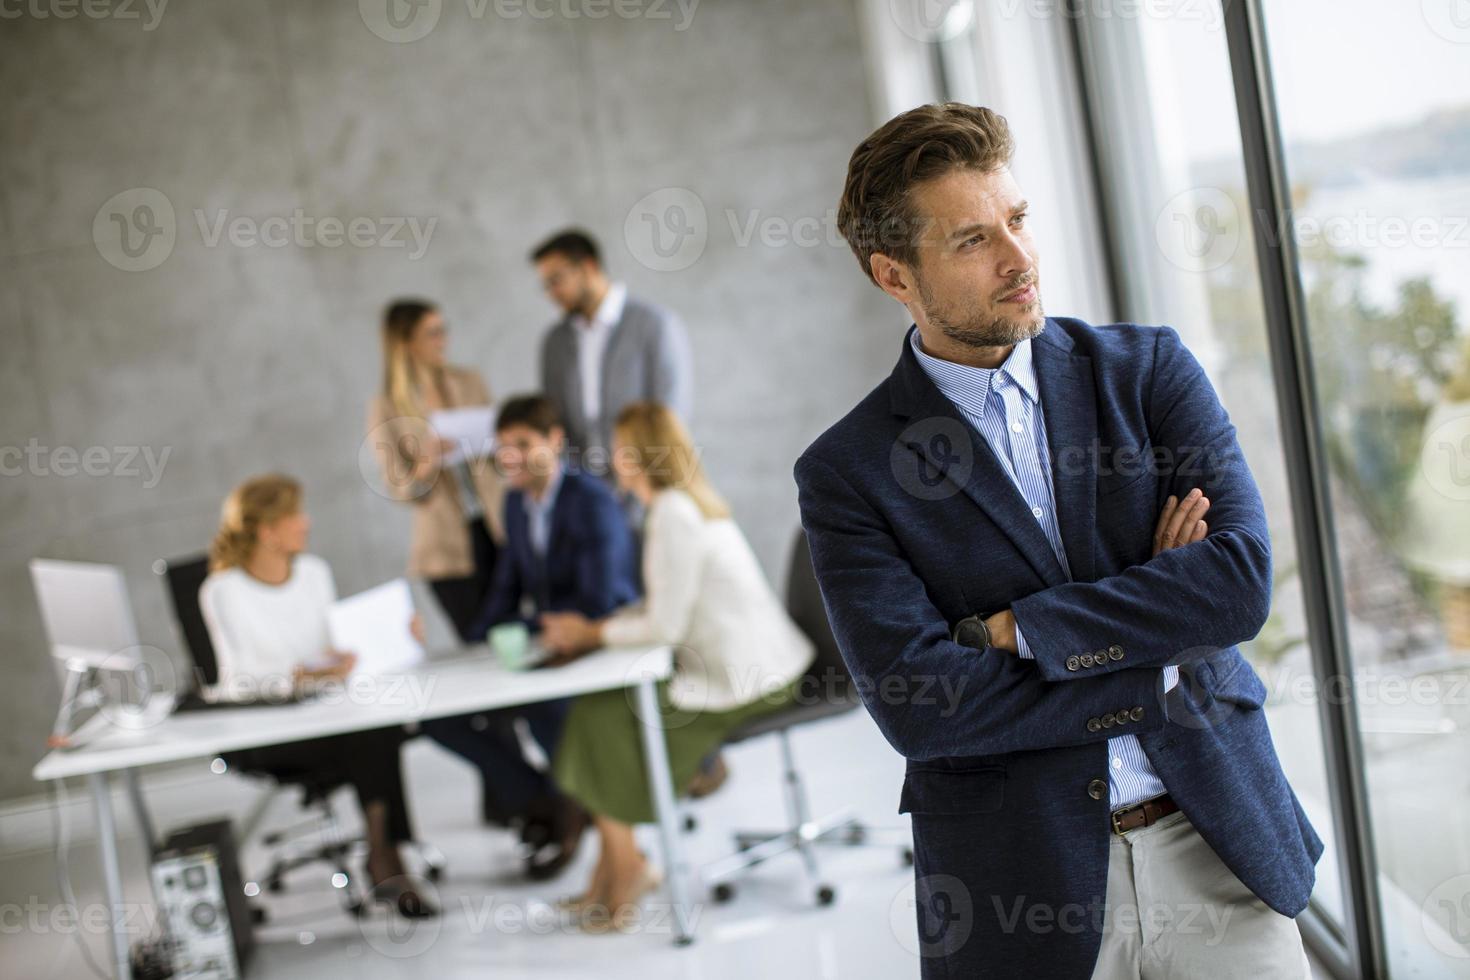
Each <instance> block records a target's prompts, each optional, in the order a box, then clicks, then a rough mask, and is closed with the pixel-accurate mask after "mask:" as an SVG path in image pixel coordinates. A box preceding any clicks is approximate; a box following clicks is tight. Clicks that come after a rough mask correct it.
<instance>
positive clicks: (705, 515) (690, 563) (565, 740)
mask: <svg viewBox="0 0 1470 980" xmlns="http://www.w3.org/2000/svg"><path fill="white" fill-rule="evenodd" d="M613 469H614V471H615V472H616V474H617V478H618V484H619V486H620V487H621V488H622V489H623V490H625V491H627V492H629V493H631V494H632V495H633V496H635V497H637V498H638V499H639V500H640V501H641V502H642V503H643V505H644V507H645V509H646V512H647V518H646V522H645V525H644V544H643V584H644V600H643V602H642V603H640V604H638V605H635V606H630V607H625V608H624V609H621V610H619V611H618V612H616V613H614V614H613V615H612V616H610V617H608V618H606V619H603V620H599V621H591V620H588V619H586V618H584V617H582V616H581V615H579V614H576V613H549V614H546V615H545V616H543V617H542V625H543V630H544V632H543V634H542V642H543V643H544V644H545V645H546V646H547V647H548V648H549V649H550V650H552V651H554V652H556V653H559V654H561V655H562V656H565V657H571V656H576V655H579V654H581V653H585V652H587V651H589V650H594V649H597V648H598V647H602V646H633V645H640V644H671V645H673V647H674V651H675V652H674V661H675V672H674V677H673V678H672V679H671V680H670V681H669V682H668V684H667V685H665V687H664V689H663V690H662V692H661V697H660V705H661V708H662V710H663V714H664V727H665V738H666V740H667V743H668V750H669V765H670V769H671V770H672V772H673V777H674V783H675V785H676V786H678V787H681V788H687V787H688V784H689V782H690V780H691V779H692V778H693V777H694V776H695V774H696V773H697V772H698V770H699V765H700V761H701V760H702V759H703V758H704V757H705V756H706V755H708V754H709V753H710V752H712V751H714V750H715V749H717V748H719V746H720V745H721V744H722V743H723V742H724V740H725V737H726V736H727V735H728V734H729V733H730V732H731V731H732V730H733V729H735V728H738V727H739V726H741V725H743V724H745V723H746V722H748V721H750V720H751V719H752V718H755V717H758V716H760V715H762V714H765V713H767V712H769V711H773V710H775V709H776V708H779V707H781V706H783V705H786V704H788V703H790V701H791V700H792V699H793V698H794V697H795V688H796V683H797V681H798V680H799V679H800V678H801V676H802V675H803V674H804V672H805V671H806V668H807V667H808V666H809V665H810V663H811V661H812V656H813V648H812V645H811V642H810V641H809V640H808V639H807V638H806V637H805V636H804V635H803V634H802V632H801V631H800V630H799V629H798V628H797V627H796V624H795V623H793V622H792V621H791V619H790V617H788V616H787V614H786V610H785V608H784V607H783V606H782V604H781V602H780V600H779V599H778V598H777V597H776V594H775V592H774V591H772V589H771V586H770V584H769V583H768V582H767V581H766V579H765V576H764V574H763V573H762V572H761V568H760V565H759V564H758V563H757V561H756V558H755V555H754V553H753V552H752V551H751V550H750V545H749V544H747V543H746V540H745V536H744V535H743V534H741V532H740V528H739V527H738V526H736V524H735V522H734V521H733V520H731V518H730V510H729V507H728V506H727V505H726V504H725V502H724V501H723V500H722V499H720V497H719V495H718V494H717V493H715V491H714V489H713V488H712V487H711V486H710V484H709V482H708V480H707V479H706V478H705V475H704V471H703V468H702V467H701V466H700V463H699V453H698V450H697V449H696V448H695V447H694V445H693V443H692V442H691V441H690V438H689V435H688V433H687V431H686V430H685V428H684V426H683V425H682V424H681V423H680V422H679V420H678V418H677V417H676V416H675V415H674V414H673V412H672V411H670V410H669V409H668V408H666V407H664V406H662V405H658V404H655V403H652V402H638V403H635V404H633V405H629V406H628V407H627V408H625V409H624V410H623V411H622V413H621V414H620V415H619V416H618V419H617V422H616V425H615V428H614V438H613ZM640 724H642V722H640V721H639V720H638V718H637V717H636V716H635V715H634V714H633V711H632V708H631V706H630V705H629V703H628V700H627V697H626V695H625V692H622V691H610V692H606V693H604V694H595V695H589V696H584V697H582V698H579V699H578V700H577V702H576V704H575V705H574V706H573V707H572V710H571V712H570V714H569V715H568V716H567V721H566V728H565V730H564V731H563V734H562V740H561V743H560V744H559V746H558V748H557V753H556V759H555V763H554V772H555V775H556V780H557V783H558V785H560V786H561V788H562V789H563V790H564V791H566V792H567V793H568V794H570V795H571V796H573V797H575V798H576V799H577V800H578V801H579V802H580V803H581V804H582V805H583V806H584V807H586V808H587V810H588V811H589V812H590V813H592V815H593V819H594V822H595V824H596V826H597V830H598V835H599V837H600V839H601V844H602V850H601V855H600V857H599V859H598V864H597V868H596V870H595V872H594V873H593V876H592V881H591V884H590V885H589V887H588V888H587V890H586V892H585V893H584V894H582V895H581V896H579V897H578V898H576V899H572V900H571V901H570V902H569V903H567V904H568V905H569V906H571V907H572V908H574V909H577V910H580V911H582V912H583V913H585V914H584V918H583V926H584V927H585V928H588V929H589V930H591V931H605V930H606V929H608V928H612V929H624V928H626V927H628V926H629V925H631V924H632V923H633V921H634V920H635V919H636V916H637V912H638V910H637V905H636V902H637V900H638V899H639V898H640V897H642V895H643V894H644V893H646V892H647V891H649V890H651V889H652V888H654V887H656V885H657V884H658V875H657V874H656V873H655V872H654V871H653V870H652V868H650V867H649V865H648V862H647V859H646V858H645V857H644V856H643V854H642V853H641V852H640V851H639V850H638V847H637V845H636V844H635V842H634V838H633V826H632V825H633V824H636V823H647V822H650V821H652V820H653V819H654V811H653V804H652V801H651V800H649V798H648V792H647V788H646V787H647V785H648V782H647V779H646V776H645V770H644V761H643V753H642V748H641V744H640V742H639V733H638V725H640Z"/></svg>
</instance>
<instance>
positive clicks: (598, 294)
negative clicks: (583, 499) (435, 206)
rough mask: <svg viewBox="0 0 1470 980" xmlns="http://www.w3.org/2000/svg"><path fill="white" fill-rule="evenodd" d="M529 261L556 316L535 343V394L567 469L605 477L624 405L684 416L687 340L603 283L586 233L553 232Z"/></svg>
mask: <svg viewBox="0 0 1470 980" xmlns="http://www.w3.org/2000/svg"><path fill="white" fill-rule="evenodd" d="M531 259H532V261H533V262H534V263H535V265H536V274H537V275H538V276H539V277H540V278H541V285H542V287H543V288H544V289H545V290H546V295H547V296H549V297H550V298H551V300H552V301H553V302H554V303H556V305H557V306H558V307H560V308H561V310H562V313H563V316H562V318H561V320H559V321H558V322H557V323H556V324H555V325H553V326H552V328H551V329H550V331H548V332H547V334H546V339H545V341H543V343H542V345H541V387H542V391H543V392H544V393H545V394H546V396H547V397H548V398H550V399H551V401H552V402H553V403H554V404H555V405H556V407H557V410H558V412H560V413H561V417H562V420H563V422H564V423H565V428H566V437H567V456H568V462H569V464H570V465H572V466H573V467H576V468H580V469H583V470H586V471H589V472H593V473H597V474H600V475H603V476H607V477H608V478H609V479H610V478H611V471H610V469H609V458H608V455H607V454H608V450H609V448H610V447H611V444H612V428H613V423H614V422H615V421H616V420H617V417H618V413H619V412H621V411H622V410H623V407H624V406H626V405H628V404H629V403H631V402H636V401H644V400H652V401H658V402H662V403H663V404H665V405H667V406H669V407H670V408H672V409H673V410H674V411H675V412H677V413H678V414H679V416H680V417H681V418H683V419H685V420H687V419H688V418H689V413H690V409H691V408H692V407H693V405H692V402H693V397H692V396H693V393H692V390H691V388H692V385H693V378H692V374H693V365H692V363H691V357H690V352H689V338H688V337H687V335H686V334H685V333H684V325H683V324H682V323H681V322H680V321H679V318H678V316H677V315H675V314H674V313H672V312H670V311H668V310H665V309H663V308H662V307H659V306H655V305H654V304H652V303H649V302H647V301H646V300H642V299H639V298H637V297H635V296H629V295H628V290H627V287H625V286H624V285H623V284H622V283H620V282H612V281H611V280H609V279H608V276H607V273H606V272H605V271H604V270H603V268H602V261H601V258H600V256H599V254H598V249H597V243H596V242H594V241H593V240H592V238H591V236H589V235H588V234H587V233H586V232H583V231H578V230H575V229H570V230H567V231H563V232H559V233H558V234H556V235H553V236H552V237H551V238H549V239H547V240H546V241H545V242H543V243H542V244H541V245H539V246H538V247H537V248H536V249H535V251H533V252H532V253H531Z"/></svg>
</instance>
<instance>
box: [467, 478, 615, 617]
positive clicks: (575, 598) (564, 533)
mask: <svg viewBox="0 0 1470 980" xmlns="http://www.w3.org/2000/svg"><path fill="white" fill-rule="evenodd" d="M525 501H526V498H525V494H524V493H523V492H522V491H520V490H512V491H510V492H509V493H507V494H506V495H505V547H504V548H502V549H501V550H500V555H499V557H498V558H497V559H496V562H495V576H494V579H493V582H492V584H491V587H490V594H489V596H488V597H487V598H486V600H485V608H484V610H483V611H482V612H481V613H480V618H479V620H478V621H477V622H476V623H475V625H474V626H473V627H472V628H471V632H470V635H471V636H475V637H484V635H485V634H486V633H487V632H489V630H490V627H492V626H498V625H500V624H501V623H508V622H515V621H519V622H524V623H525V624H526V625H527V626H528V627H530V628H531V629H532V630H537V629H539V628H540V627H539V624H538V623H537V622H536V617H535V616H534V615H533V616H524V615H522V600H523V599H526V598H529V599H530V600H531V602H532V604H533V605H534V607H535V611H536V613H537V614H539V613H543V612H572V611H575V612H579V613H581V614H582V615H584V616H587V617H588V618H590V619H600V618H602V617H603V616H606V615H608V614H609V613H611V612H612V611H613V610H614V609H617V608H618V607H619V606H625V605H627V604H628V603H630V602H636V601H637V600H638V597H639V596H640V595H641V594H642V589H641V588H640V584H639V579H640V574H639V567H638V561H639V555H638V547H637V544H636V543H635V541H634V539H633V530H632V528H631V527H630V526H629V525H628V518H627V515H626V514H624V513H623V509H622V507H621V506H620V505H619V504H618V500H617V498H616V497H615V496H613V493H612V491H611V490H610V489H608V486H607V484H606V483H605V482H604V481H603V480H600V479H598V478H597V477H594V476H588V475H587V474H585V473H578V472H571V471H566V472H563V473H562V477H561V489H560V490H558V491H557V495H556V503H555V504H554V506H553V507H552V509H551V527H550V531H549V534H548V535H547V545H546V557H545V559H544V560H543V559H541V558H538V557H537V555H536V552H535V550H534V549H532V547H531V532H530V518H529V517H528V516H527V514H526V502H525Z"/></svg>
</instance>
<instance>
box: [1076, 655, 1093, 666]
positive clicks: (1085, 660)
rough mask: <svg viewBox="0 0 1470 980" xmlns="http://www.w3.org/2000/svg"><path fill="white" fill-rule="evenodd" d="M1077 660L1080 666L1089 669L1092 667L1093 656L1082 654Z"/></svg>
mask: <svg viewBox="0 0 1470 980" xmlns="http://www.w3.org/2000/svg"><path fill="white" fill-rule="evenodd" d="M1077 659H1078V660H1080V661H1081V662H1082V666H1084V667H1091V666H1092V661H1093V656H1092V654H1090V653H1084V654H1083V655H1082V656H1080V657H1078V658H1077Z"/></svg>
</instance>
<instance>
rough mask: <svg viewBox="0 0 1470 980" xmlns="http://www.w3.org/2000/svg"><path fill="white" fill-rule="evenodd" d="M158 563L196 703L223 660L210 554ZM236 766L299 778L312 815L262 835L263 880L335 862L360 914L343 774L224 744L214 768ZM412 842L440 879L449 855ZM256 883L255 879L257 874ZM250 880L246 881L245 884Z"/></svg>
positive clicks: (345, 898)
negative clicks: (267, 858) (203, 591)
mask: <svg viewBox="0 0 1470 980" xmlns="http://www.w3.org/2000/svg"><path fill="white" fill-rule="evenodd" d="M154 569H155V571H157V572H158V573H159V574H160V575H162V576H163V577H164V579H165V580H166V582H167V585H168V592H169V598H170V599H171V600H172V602H173V609H174V618H175V619H177V620H178V623H179V629H180V630H181V631H182V632H183V634H184V646H185V647H186V648H187V649H188V651H189V657H190V659H191V660H192V661H193V667H194V669H193V673H192V679H193V682H192V684H191V685H190V687H189V690H188V691H186V692H181V699H182V700H184V701H185V702H192V703H198V702H199V701H200V700H202V698H201V696H202V694H203V692H204V691H205V690H206V689H208V688H209V687H212V686H213V685H214V684H216V683H218V681H219V661H218V659H217V658H216V657H215V653H214V644H213V643H211V642H210V639H209V629H208V627H207V626H206V625H205V622H204V612H203V610H202V609H201V608H200V605H199V587H200V586H201V585H203V584H204V579H205V577H206V576H208V574H209V559H208V558H207V557H205V556H202V555H196V556H193V557H189V558H182V559H176V560H174V561H160V562H157V563H155V564H154ZM232 768H233V769H237V770H239V771H240V772H242V773H246V774H247V775H251V776H256V777H260V778H265V779H268V780H270V781H271V783H272V784H273V785H275V786H276V787H285V786H295V787H297V788H299V789H300V790H301V804H300V805H301V809H302V810H303V811H305V812H306V813H307V815H308V819H307V820H305V821H302V822H301V823H298V824H295V825H293V826H291V827H288V828H284V829H282V830H277V831H272V832H271V833H268V834H265V835H263V836H262V837H261V843H263V844H264V845H265V846H266V847H268V848H270V849H271V851H272V858H271V863H270V866H269V868H268V869H267V870H266V873H265V875H264V876H262V879H261V880H262V881H263V882H264V883H265V888H266V890H267V891H270V892H273V893H275V892H280V891H282V890H283V889H284V887H285V886H284V882H283V878H284V876H285V875H286V874H287V873H288V872H291V871H294V870H295V869H297V868H300V867H304V866H306V865H310V864H316V863H323V864H326V865H327V866H328V867H330V868H331V869H332V875H331V878H330V879H329V880H330V882H331V885H332V887H333V888H334V889H335V890H336V891H337V893H338V895H339V900H340V901H341V903H342V907H343V908H344V909H346V910H347V911H348V912H350V913H352V914H354V915H359V914H362V912H363V911H364V910H365V908H364V900H363V894H364V892H363V890H361V889H358V888H356V887H354V886H353V880H354V876H353V874H352V872H351V871H349V870H348V866H347V863H348V857H349V856H350V855H351V854H352V853H353V851H354V850H358V849H360V848H361V847H363V846H366V842H365V841H364V840H363V838H361V837H351V838H349V837H348V836H347V835H346V833H345V832H344V831H343V829H342V824H341V822H340V821H339V820H338V819H337V814H336V811H335V810H334V809H333V807H332V794H333V793H334V792H336V790H337V789H339V788H340V787H342V786H343V785H345V784H344V782H343V781H342V780H341V779H339V778H334V777H332V776H329V775H324V774H322V773H319V772H313V771H307V770H301V771H292V770H289V769H284V768H282V767H280V766H279V765H276V764H274V763H272V765H270V766H269V767H266V766H263V765H261V764H259V763H258V762H257V761H256V759H255V758H254V755H253V753H252V752H251V750H249V749H245V750H242V751H240V752H227V753H225V754H224V755H223V756H222V757H220V758H218V759H216V760H214V762H213V763H212V764H211V765H210V769H211V770H212V771H213V772H215V773H220V774H223V773H225V772H227V771H229V770H230V769H232ZM272 798H274V794H272V795H271V796H270V797H267V798H266V799H265V800H263V801H262V803H261V805H260V806H259V807H258V808H257V809H256V811H255V815H256V816H258V815H259V814H260V812H261V811H262V810H263V809H264V808H265V806H266V805H268V804H269V802H270V800H271V799H272ZM253 823H254V819H253V818H252V819H249V820H247V821H246V828H245V832H244V833H242V834H241V837H242V838H244V837H246V836H249V832H250V829H251V825H253ZM408 846H409V847H410V848H412V849H413V850H414V851H415V852H416V853H417V854H418V856H419V858H420V860H422V862H423V864H424V866H425V869H426V871H425V874H426V877H428V879H429V880H430V881H438V880H439V879H440V878H441V877H442V876H443V874H444V864H445V862H444V856H443V854H441V853H440V852H439V850H438V849H437V848H435V847H433V846H432V845H427V844H423V843H421V842H419V841H410V842H409V843H408ZM251 884H256V883H254V882H252V883H251ZM248 887H249V886H248V885H247V888H248ZM255 916H256V919H257V921H262V920H263V919H264V917H265V916H264V913H263V910H260V909H257V910H256V911H255Z"/></svg>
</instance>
